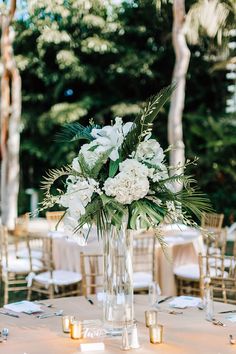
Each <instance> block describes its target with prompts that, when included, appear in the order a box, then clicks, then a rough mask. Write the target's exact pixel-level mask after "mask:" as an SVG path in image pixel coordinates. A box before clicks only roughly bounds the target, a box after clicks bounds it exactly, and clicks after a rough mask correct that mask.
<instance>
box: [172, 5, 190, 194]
mask: <svg viewBox="0 0 236 354" xmlns="http://www.w3.org/2000/svg"><path fill="white" fill-rule="evenodd" d="M185 16H186V13H185V0H174V2H173V28H172V41H173V47H174V51H175V66H174V72H173V76H172V82H174V83H176V89H175V90H174V92H173V94H172V96H171V102H170V110H169V115H168V141H169V144H170V145H172V147H173V148H172V150H171V152H170V165H171V166H174V167H177V166H179V168H178V170H177V171H174V170H171V174H172V175H173V174H176V173H177V174H181V173H182V172H183V168H182V167H181V166H183V164H184V162H185V151H184V142H183V127H182V116H183V110H184V100H185V84H186V74H187V71H188V66H189V61H190V50H189V49H188V46H187V43H186V38H185V33H184V23H185ZM181 189H182V184H181V183H175V190H176V191H178V190H181Z"/></svg>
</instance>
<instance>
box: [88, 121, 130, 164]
mask: <svg viewBox="0 0 236 354" xmlns="http://www.w3.org/2000/svg"><path fill="white" fill-rule="evenodd" d="M132 124H133V123H132V122H128V123H125V124H123V122H122V118H120V117H116V119H115V124H114V125H107V126H105V127H103V128H102V129H95V128H94V129H93V130H92V132H91V135H92V136H93V137H94V138H95V140H94V141H95V142H96V144H97V145H98V146H99V147H100V148H101V147H102V148H103V151H108V150H110V149H112V151H111V153H110V155H109V157H110V159H111V160H113V161H115V160H117V159H118V158H119V153H118V150H119V148H120V146H121V145H122V143H123V141H124V138H125V136H126V135H127V134H128V132H129V131H130V129H131V127H132Z"/></svg>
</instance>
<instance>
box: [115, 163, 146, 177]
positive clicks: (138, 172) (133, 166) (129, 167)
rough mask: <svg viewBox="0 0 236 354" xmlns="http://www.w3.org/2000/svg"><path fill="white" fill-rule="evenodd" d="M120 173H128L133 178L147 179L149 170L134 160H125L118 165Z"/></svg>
mask: <svg viewBox="0 0 236 354" xmlns="http://www.w3.org/2000/svg"><path fill="white" fill-rule="evenodd" d="M119 170H120V172H128V173H130V174H133V175H134V176H139V177H147V176H148V175H149V169H148V167H147V166H145V165H143V164H142V163H140V162H138V161H137V160H134V159H126V160H124V161H123V162H121V163H120V164H119Z"/></svg>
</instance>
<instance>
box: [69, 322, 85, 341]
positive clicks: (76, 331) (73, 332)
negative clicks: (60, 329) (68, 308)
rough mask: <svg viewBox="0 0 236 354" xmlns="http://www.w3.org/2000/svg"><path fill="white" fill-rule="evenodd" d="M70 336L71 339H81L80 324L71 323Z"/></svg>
mask: <svg viewBox="0 0 236 354" xmlns="http://www.w3.org/2000/svg"><path fill="white" fill-rule="evenodd" d="M70 336H71V338H72V339H80V338H82V322H81V321H72V322H71V325H70Z"/></svg>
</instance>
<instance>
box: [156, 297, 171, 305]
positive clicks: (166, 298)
mask: <svg viewBox="0 0 236 354" xmlns="http://www.w3.org/2000/svg"><path fill="white" fill-rule="evenodd" d="M172 297H173V296H167V297H165V298H164V299H162V300H160V301H158V302H157V304H162V302H165V301H167V300H169V299H171V298H172Z"/></svg>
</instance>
